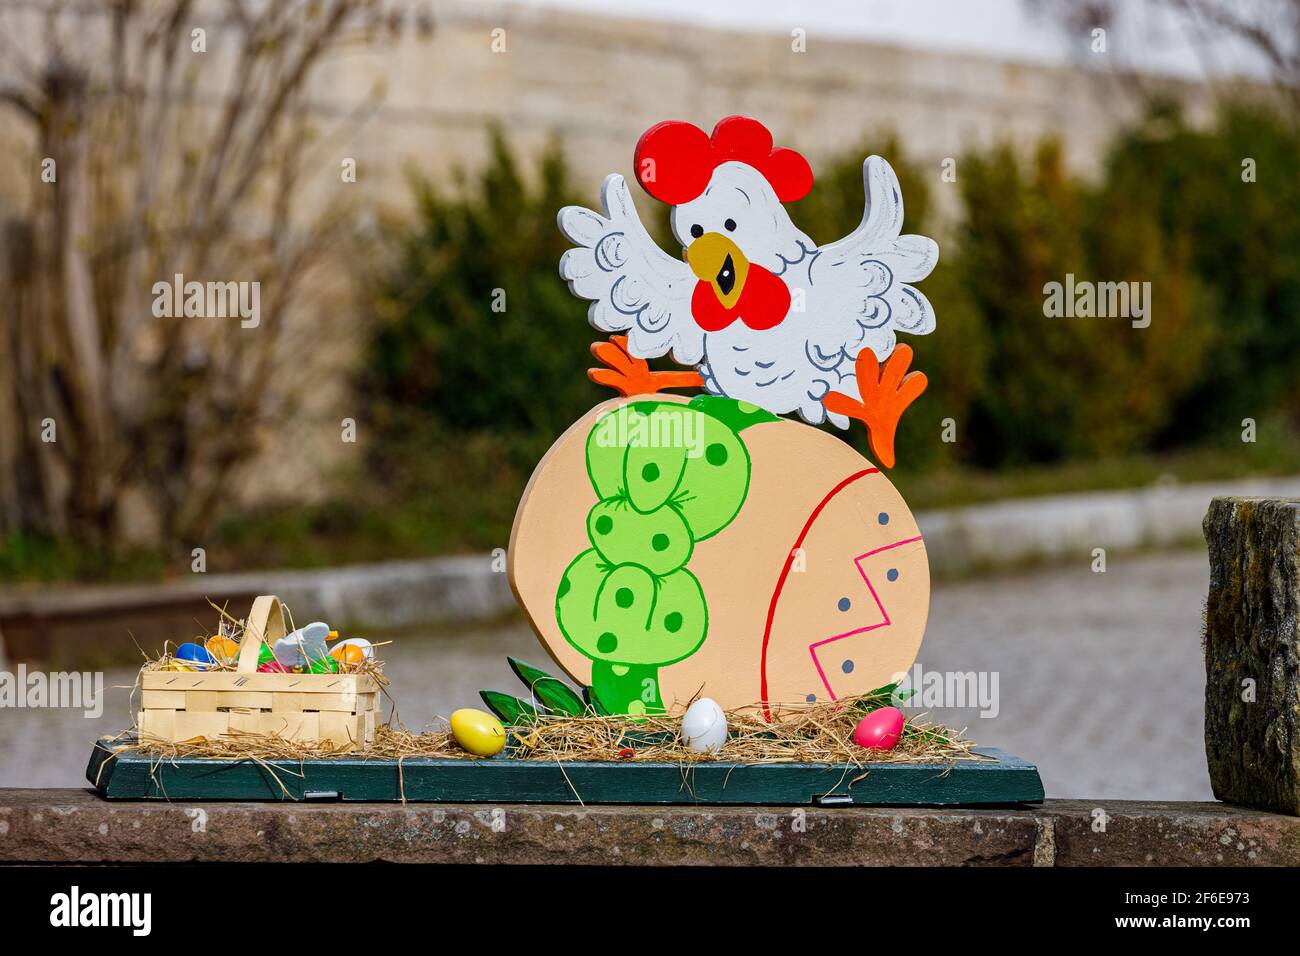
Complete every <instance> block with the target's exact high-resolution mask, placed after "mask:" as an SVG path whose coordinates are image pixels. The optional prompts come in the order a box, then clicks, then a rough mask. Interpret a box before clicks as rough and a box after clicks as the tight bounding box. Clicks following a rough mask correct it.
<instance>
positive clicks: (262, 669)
mask: <svg viewBox="0 0 1300 956" xmlns="http://www.w3.org/2000/svg"><path fill="white" fill-rule="evenodd" d="M257 670H258V672H259V673H262V674H287V673H289V668H287V667H285V666H284V665H283V664H281V663H280V662H279V661H267V662H266V663H265V664H258V665H257Z"/></svg>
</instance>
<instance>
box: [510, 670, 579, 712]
mask: <svg viewBox="0 0 1300 956" xmlns="http://www.w3.org/2000/svg"><path fill="white" fill-rule="evenodd" d="M506 660H507V661H509V663H510V669H511V670H513V671H514V672H515V676H517V677H518V678H519V679H520V680H521V681H523V682H524V686H525V687H527V688H528V689H529V690H530V691H532V696H533V697H535V698H537V700H539V701H541V702H542V705H543V706H545V707H546V708H547V709H548V710H552V711H554V712H556V713H559V714H568V715H569V716H570V717H581V716H582V712H583V711H584V710H585V709H586V705H585V704H584V703H583V702H582V698H581V697H579V696H578V695H577V694H576V693H574V691H573V689H572V688H571V687H569V685H568V684H566V683H564V681H562V680H560V679H559V678H558V677H552V676H551V675H550V674H548V673H546V672H545V671H543V670H540V669H538V668H536V667H534V666H533V665H532V664H526V663H524V662H523V661H521V660H519V659H517V658H514V657H507V658H506Z"/></svg>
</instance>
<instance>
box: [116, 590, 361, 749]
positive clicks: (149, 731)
mask: <svg viewBox="0 0 1300 956" xmlns="http://www.w3.org/2000/svg"><path fill="white" fill-rule="evenodd" d="M284 636H285V626H284V609H283V607H282V606H281V604H280V600H279V598H276V597H274V596H271V595H263V596H262V597H259V598H257V600H255V601H254V602H253V608H252V610H251V611H249V614H248V620H247V622H246V624H245V628H244V636H243V638H242V640H241V642H240V649H239V663H238V664H237V665H236V670H235V671H234V672H233V673H232V672H230V671H216V672H204V671H194V672H176V671H162V670H154V671H145V672H144V673H142V674H141V675H140V679H141V695H140V697H141V701H140V712H139V714H138V716H137V725H138V727H139V733H140V737H141V739H142V740H148V739H152V740H156V741H157V740H161V741H166V742H168V743H180V742H182V741H187V740H193V739H195V738H197V737H205V738H207V739H209V740H216V739H219V738H222V737H229V736H231V735H232V734H239V735H245V734H260V735H275V736H277V737H280V738H282V739H285V740H293V741H297V742H300V743H328V744H330V745H332V746H334V747H338V748H345V749H347V750H364V749H365V748H366V747H367V746H369V745H370V744H372V743H373V742H374V739H375V726H376V725H377V724H378V722H379V683H378V682H377V681H376V680H375V679H374V677H372V676H371V675H369V674H266V673H259V672H258V670H257V658H258V653H259V651H260V650H261V646H262V644H263V642H265V643H266V644H267V645H268V646H274V644H275V642H276V641H278V640H279V639H280V638H282V637H284Z"/></svg>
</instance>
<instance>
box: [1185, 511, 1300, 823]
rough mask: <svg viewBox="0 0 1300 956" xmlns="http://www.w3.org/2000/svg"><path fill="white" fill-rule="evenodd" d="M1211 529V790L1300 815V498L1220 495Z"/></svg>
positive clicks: (1208, 743) (1208, 616) (1207, 529)
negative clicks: (1299, 724) (1224, 496)
mask: <svg viewBox="0 0 1300 956" xmlns="http://www.w3.org/2000/svg"><path fill="white" fill-rule="evenodd" d="M1204 530H1205V541H1206V544H1207V545H1208V546H1209V552H1210V593H1209V597H1208V599H1207V600H1206V604H1205V753H1206V757H1207V758H1208V760H1209V766H1210V783H1211V785H1212V786H1213V788H1214V795H1215V796H1216V797H1218V798H1219V799H1220V800H1227V801H1231V802H1233V803H1241V804H1245V805H1247V806H1252V807H1258V808H1261V809H1267V810H1276V811H1279V812H1282V813H1290V814H1295V815H1300V738H1298V737H1297V734H1296V727H1297V722H1298V721H1300V500H1297V499H1272V498H1215V499H1214V500H1213V501H1212V502H1211V503H1210V510H1209V511H1208V512H1207V513H1206V515H1205V523H1204Z"/></svg>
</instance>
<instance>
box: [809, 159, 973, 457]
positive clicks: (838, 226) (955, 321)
mask: <svg viewBox="0 0 1300 956" xmlns="http://www.w3.org/2000/svg"><path fill="white" fill-rule="evenodd" d="M872 154H876V155H879V156H883V157H884V158H885V159H887V160H888V161H889V163H890V165H891V166H893V167H894V172H895V173H897V174H898V182H899V186H900V187H901V188H902V191H903V200H904V202H903V212H904V216H903V232H904V233H917V234H920V235H928V236H933V235H934V234H935V231H936V223H935V221H934V218H933V215H932V210H933V193H932V188H931V183H933V182H936V181H937V176H938V170H937V169H936V170H935V171H934V173H933V174H930V173H927V172H926V171H924V170H922V169H921V168H920V167H919V166H918V165H917V164H915V163H913V162H911V161H909V160H908V159H907V157H906V156H905V155H904V154H903V151H902V149H901V148H900V146H899V143H898V140H897V138H896V137H895V136H893V135H888V136H884V137H881V138H879V139H868V140H864V141H863V142H862V144H861V145H860V146H857V147H855V148H853V149H849V150H846V151H845V152H844V153H843V154H842V155H841V156H840V157H839V158H838V159H835V160H832V161H831V162H830V163H825V164H822V165H821V166H819V168H818V169H817V170H816V184H815V185H814V187H813V190H812V191H811V192H810V193H809V194H808V195H807V197H805V198H804V199H801V200H799V201H798V202H796V203H791V205H790V216H791V218H792V219H794V221H795V225H797V226H798V227H799V228H800V229H802V230H803V231H804V232H806V233H807V234H808V235H809V236H810V237H811V238H812V240H813V241H814V242H816V243H817V244H818V245H824V244H826V243H828V242H834V241H835V240H836V239H840V238H842V237H843V236H846V235H848V234H849V233H850V232H852V231H853V230H854V229H856V228H857V227H858V224H859V223H860V222H861V221H862V213H863V204H864V203H865V201H866V195H865V192H864V189H865V187H864V186H863V182H862V164H863V161H864V160H865V159H866V157H867V156H869V155H872ZM940 245H941V247H943V246H944V244H943V243H940ZM917 287H918V288H919V289H920V290H921V291H922V292H924V293H925V296H926V298H928V299H929V300H930V304H931V305H932V306H934V310H935V315H936V316H937V317H938V321H937V325H936V327H935V330H934V331H933V332H931V333H930V334H929V335H926V336H921V337H917V336H908V335H904V336H901V337H900V340H901V341H905V342H907V343H908V344H909V345H911V346H912V349H913V351H914V353H915V356H916V357H915V359H914V360H913V362H912V367H913V368H914V369H917V370H920V371H923V372H925V374H926V376H927V377H928V378H929V385H927V386H926V390H925V392H924V393H922V395H921V397H920V398H919V399H917V401H916V403H915V404H914V405H912V407H911V408H909V409H908V410H907V413H906V414H905V415H904V416H903V422H902V424H901V425H900V426H899V429H898V436H897V440H896V451H897V456H898V463H899V469H900V470H902V471H904V472H907V471H915V470H918V469H922V468H933V467H935V466H938V465H943V464H952V463H954V462H955V461H956V460H957V459H958V458H959V456H960V452H961V450H962V449H963V447H964V445H963V443H962V436H963V435H964V433H965V426H966V423H967V422H968V421H969V419H970V415H971V411H972V407H973V404H974V402H975V399H976V396H977V395H978V393H979V391H980V389H981V388H983V387H984V382H985V372H986V367H987V363H988V357H989V352H988V333H987V330H986V329H985V320H984V316H983V315H981V314H980V313H979V312H978V311H976V310H975V309H974V308H973V307H972V303H971V300H970V298H969V296H968V295H967V294H966V291H965V290H964V289H963V288H962V287H961V285H960V283H959V281H958V276H957V273H956V270H955V268H954V267H953V262H952V255H951V250H950V249H948V248H946V247H943V248H941V249H940V255H939V264H938V266H936V267H935V270H934V271H933V272H932V273H931V274H930V275H929V276H928V277H927V278H926V279H924V280H923V281H921V282H920V283H918V284H917ZM948 420H951V421H952V423H953V426H954V428H953V429H952V431H953V432H954V433H955V437H956V438H957V441H956V442H947V441H944V440H942V439H943V437H944V434H945V423H946V422H947V421H948ZM830 430H831V431H833V432H835V433H837V434H841V435H843V437H844V438H845V439H846V440H847V441H849V442H850V443H851V444H853V445H854V446H855V447H857V448H858V449H859V450H860V451H864V452H866V451H867V448H868V444H867V436H866V434H865V432H864V430H863V429H862V428H860V427H856V426H855V427H853V428H850V429H849V431H848V432H847V433H841V432H839V430H838V429H834V428H831V429H830ZM868 454H869V452H868Z"/></svg>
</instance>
